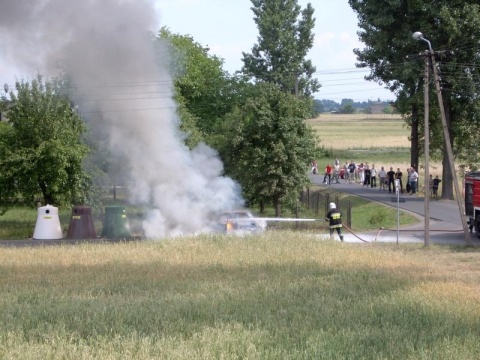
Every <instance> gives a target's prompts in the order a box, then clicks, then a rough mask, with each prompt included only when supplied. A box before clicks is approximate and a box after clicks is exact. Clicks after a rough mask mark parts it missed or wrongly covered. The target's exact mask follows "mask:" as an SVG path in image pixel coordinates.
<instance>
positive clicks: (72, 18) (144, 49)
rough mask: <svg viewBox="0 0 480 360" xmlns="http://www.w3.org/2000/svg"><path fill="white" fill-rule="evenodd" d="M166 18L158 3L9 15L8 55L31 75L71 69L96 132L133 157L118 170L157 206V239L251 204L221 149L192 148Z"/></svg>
mask: <svg viewBox="0 0 480 360" xmlns="http://www.w3.org/2000/svg"><path fill="white" fill-rule="evenodd" d="M158 18H159V14H157V13H156V10H155V6H154V1H153V0H102V1H98V0H83V1H65V0H39V1H29V0H15V1H3V2H2V9H1V11H0V48H1V49H3V51H2V54H1V56H3V57H5V58H6V59H7V60H9V61H10V62H12V61H13V60H14V61H15V64H16V65H17V67H18V68H19V69H23V70H24V71H27V72H29V73H27V75H30V76H31V77H33V75H34V74H35V73H36V72H39V73H41V74H42V75H47V76H55V75H56V74H57V72H58V71H59V69H60V68H61V69H62V70H63V71H65V72H66V73H67V74H68V76H69V77H70V78H71V79H72V81H73V85H74V87H75V89H76V90H75V93H74V96H75V99H76V103H77V104H78V105H79V111H80V112H81V114H82V115H83V116H84V117H85V118H86V119H87V122H88V124H89V126H90V127H91V129H92V131H93V132H95V131H97V132H101V133H102V134H106V135H107V136H106V137H105V138H103V139H102V141H104V142H106V143H107V144H108V148H109V149H110V151H111V152H112V153H114V154H118V155H119V156H120V158H122V159H125V162H124V163H121V164H120V166H119V168H118V169H115V173H116V174H118V176H119V178H121V179H122V181H124V182H125V183H126V184H128V188H129V191H130V193H131V199H130V201H131V202H132V203H133V204H138V205H143V206H145V207H148V208H149V209H150V212H149V213H148V216H147V217H146V219H145V220H144V232H145V235H146V236H147V237H164V236H176V235H182V234H187V233H188V234H190V233H199V232H203V231H206V230H208V225H209V222H210V221H211V219H212V218H214V217H215V216H216V215H218V214H219V213H220V212H222V211H225V210H229V209H231V208H235V207H239V206H241V205H242V204H243V200H242V199H241V195H240V189H239V187H238V185H237V184H236V183H235V182H234V181H233V180H232V179H230V178H227V177H223V176H221V173H222V169H223V165H222V163H221V161H220V160H219V158H218V156H217V153H216V152H215V151H214V150H213V149H211V148H209V147H208V146H206V145H201V146H199V147H198V148H196V149H194V150H193V151H189V149H188V148H187V147H186V146H185V145H184V144H183V142H182V134H181V133H180V132H179V130H178V125H179V119H178V118H177V115H176V105H175V103H174V102H173V100H172V79H171V77H170V75H169V73H168V71H167V70H166V66H165V64H167V63H168V62H169V59H168V56H169V54H168V53H167V52H166V50H165V49H158V47H156V46H154V42H153V41H152V35H151V32H152V31H153V32H156V31H157V30H158V29H159V28H157V29H155V26H157V23H158ZM157 45H158V44H157ZM22 76H24V75H23V74H22Z"/></svg>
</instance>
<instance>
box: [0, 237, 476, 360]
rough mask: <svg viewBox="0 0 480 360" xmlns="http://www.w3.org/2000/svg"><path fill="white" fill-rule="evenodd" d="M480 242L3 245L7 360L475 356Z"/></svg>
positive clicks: (0, 321)
mask: <svg viewBox="0 0 480 360" xmlns="http://www.w3.org/2000/svg"><path fill="white" fill-rule="evenodd" d="M479 260H480V254H479V252H478V249H460V248H448V247H436V246H432V247H430V248H429V249H428V250H425V249H423V248H422V247H421V246H419V245H402V247H401V248H400V247H397V246H395V245H386V244H369V245H352V244H343V243H338V242H330V241H325V240H322V239H321V238H318V237H313V236H310V235H305V234H303V235H302V234H299V233H290V232H284V233H267V234H265V235H263V236H257V237H249V238H224V237H194V238H193V237H192V238H181V239H176V240H167V241H157V242H154V241H151V242H135V243H121V244H110V245H100V244H96V245H92V244H83V245H79V246H61V247H43V248H22V249H18V248H7V249H2V251H1V252H0V274H1V276H0V304H1V306H0V358H2V359H95V360H105V359H259V360H260V359H261V360H265V359H267V360H268V359H272V360H273V359H274V360H277V359H477V358H478V354H479V353H480V342H479V341H478V334H479V333H480V306H479V302H480V283H479V282H478V278H479V276H480V261H479Z"/></svg>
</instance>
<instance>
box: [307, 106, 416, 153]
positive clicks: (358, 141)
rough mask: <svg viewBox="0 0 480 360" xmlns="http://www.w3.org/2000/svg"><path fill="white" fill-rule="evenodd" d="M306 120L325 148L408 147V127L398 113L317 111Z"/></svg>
mask: <svg viewBox="0 0 480 360" xmlns="http://www.w3.org/2000/svg"><path fill="white" fill-rule="evenodd" d="M308 123H309V124H310V126H311V127H312V128H313V129H314V130H315V131H316V133H317V135H318V137H319V139H320V141H321V145H322V146H323V147H325V148H327V149H329V148H332V149H338V150H345V149H370V148H379V149H382V148H385V149H387V148H409V147H410V140H409V138H408V137H409V135H410V130H409V129H408V128H407V127H406V126H405V122H404V121H403V119H402V118H401V116H400V115H386V114H321V115H320V116H319V117H317V118H315V119H310V120H308Z"/></svg>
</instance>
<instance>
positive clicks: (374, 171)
mask: <svg viewBox="0 0 480 360" xmlns="http://www.w3.org/2000/svg"><path fill="white" fill-rule="evenodd" d="M370 187H372V188H373V187H377V169H375V164H372V168H371V169H370Z"/></svg>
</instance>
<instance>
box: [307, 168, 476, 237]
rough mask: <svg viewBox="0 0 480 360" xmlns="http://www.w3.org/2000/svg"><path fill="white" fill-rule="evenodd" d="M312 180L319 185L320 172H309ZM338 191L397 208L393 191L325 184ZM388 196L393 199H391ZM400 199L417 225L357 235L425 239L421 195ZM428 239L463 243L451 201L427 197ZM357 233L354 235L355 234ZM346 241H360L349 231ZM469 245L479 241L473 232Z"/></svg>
mask: <svg viewBox="0 0 480 360" xmlns="http://www.w3.org/2000/svg"><path fill="white" fill-rule="evenodd" d="M310 178H311V179H312V182H313V183H315V184H318V185H321V184H322V181H323V175H310ZM329 186H331V187H333V188H335V189H337V190H339V191H342V192H346V193H350V194H353V195H356V196H360V197H363V198H366V199H368V200H370V201H377V202H379V203H382V204H385V205H388V206H393V207H395V208H396V207H397V202H396V194H395V193H392V194H390V193H389V192H388V191H380V190H379V189H378V188H373V189H372V188H370V187H367V186H362V185H360V184H347V183H345V181H344V180H340V184H332V185H329ZM392 198H394V199H395V202H392ZM400 198H404V199H405V202H404V203H398V206H399V208H400V209H402V210H406V211H409V212H411V213H413V214H416V215H417V216H418V217H419V219H420V221H419V223H418V224H415V225H413V226H410V227H408V228H404V227H403V228H402V229H401V230H400V231H398V232H397V231H396V229H393V230H394V231H385V230H383V231H380V233H379V234H378V231H377V232H375V233H369V234H362V235H359V237H361V238H362V239H364V240H367V241H383V242H391V241H393V242H395V241H397V237H398V241H399V242H422V243H423V242H425V220H424V219H425V202H424V198H423V197H418V196H414V195H409V194H400ZM429 212H430V221H429V225H430V226H429V229H430V241H431V242H432V243H444V244H459V245H464V244H466V243H467V242H466V239H465V234H464V232H463V228H462V220H461V218H460V211H459V209H458V206H457V202H456V201H452V200H433V199H432V200H430V206H429ZM357 235H358V234H357ZM345 240H346V241H348V242H350V241H355V242H358V241H360V240H359V239H358V238H356V237H355V236H354V235H352V234H348V232H347V236H346V239H345ZM471 240H472V244H473V245H480V240H479V239H477V237H476V234H475V231H474V232H473V234H472V235H471Z"/></svg>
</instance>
